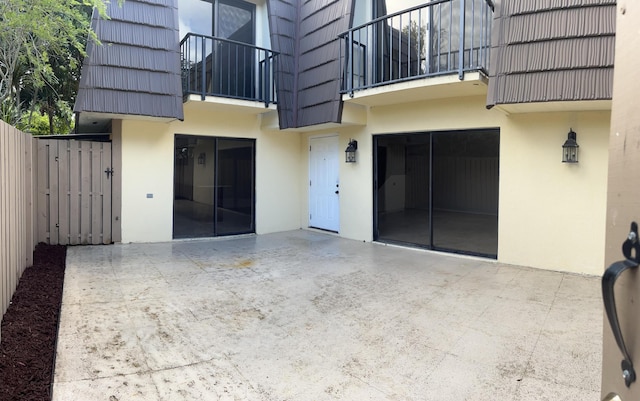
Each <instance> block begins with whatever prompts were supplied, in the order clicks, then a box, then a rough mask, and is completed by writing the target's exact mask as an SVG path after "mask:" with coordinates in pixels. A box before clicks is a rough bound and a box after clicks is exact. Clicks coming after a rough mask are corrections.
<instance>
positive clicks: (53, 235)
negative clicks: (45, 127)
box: [48, 141, 60, 244]
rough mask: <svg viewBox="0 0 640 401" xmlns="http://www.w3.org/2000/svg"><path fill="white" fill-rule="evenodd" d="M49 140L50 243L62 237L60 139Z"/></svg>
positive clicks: (56, 241)
mask: <svg viewBox="0 0 640 401" xmlns="http://www.w3.org/2000/svg"><path fill="white" fill-rule="evenodd" d="M48 142H49V171H48V173H49V210H48V212H49V243H50V244H59V243H60V237H59V235H58V234H59V231H58V221H60V220H59V214H60V209H59V207H58V206H59V202H58V199H59V196H58V194H59V193H60V186H59V185H58V155H59V153H60V149H59V146H58V145H59V142H58V141H48Z"/></svg>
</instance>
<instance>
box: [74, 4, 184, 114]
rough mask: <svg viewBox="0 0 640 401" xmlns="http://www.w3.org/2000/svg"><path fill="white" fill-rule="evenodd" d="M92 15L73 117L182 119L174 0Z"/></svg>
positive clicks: (114, 7)
mask: <svg viewBox="0 0 640 401" xmlns="http://www.w3.org/2000/svg"><path fill="white" fill-rule="evenodd" d="M108 14H109V16H110V17H111V19H109V20H101V19H99V18H98V17H97V16H96V15H95V13H94V17H93V19H92V27H93V29H94V30H95V32H96V33H97V35H98V38H99V39H100V41H101V42H102V43H101V44H94V43H89V45H88V46H87V57H86V58H85V60H84V64H83V67H82V76H81V78H80V87H79V90H78V97H77V100H76V104H75V106H74V111H75V112H93V113H105V114H124V115H138V116H150V117H159V118H170V119H182V118H183V110H182V86H181V75H180V53H179V51H180V49H179V37H178V35H179V33H178V0H127V1H126V2H124V4H123V5H122V7H120V6H118V2H116V1H112V2H111V3H110V4H109V5H108Z"/></svg>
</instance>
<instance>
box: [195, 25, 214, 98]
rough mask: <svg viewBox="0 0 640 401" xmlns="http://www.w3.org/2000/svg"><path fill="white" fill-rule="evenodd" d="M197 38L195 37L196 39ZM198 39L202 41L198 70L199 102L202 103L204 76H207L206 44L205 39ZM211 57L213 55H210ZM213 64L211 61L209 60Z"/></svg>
mask: <svg viewBox="0 0 640 401" xmlns="http://www.w3.org/2000/svg"><path fill="white" fill-rule="evenodd" d="M196 38H197V37H196ZM200 39H202V49H201V50H202V62H201V63H200V66H201V69H200V92H201V93H200V97H201V100H203V101H204V99H205V98H206V97H207V95H206V82H207V79H206V76H207V74H206V73H207V56H206V55H205V52H206V49H207V44H206V40H207V39H206V38H204V37H201V38H200ZM211 56H212V57H213V54H212V55H211ZM211 61H212V63H213V60H211Z"/></svg>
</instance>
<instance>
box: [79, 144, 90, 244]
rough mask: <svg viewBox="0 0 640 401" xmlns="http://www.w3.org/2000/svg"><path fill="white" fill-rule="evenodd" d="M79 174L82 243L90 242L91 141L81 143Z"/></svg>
mask: <svg viewBox="0 0 640 401" xmlns="http://www.w3.org/2000/svg"><path fill="white" fill-rule="evenodd" d="M80 152H81V153H80V155H81V168H80V171H81V175H80V180H81V181H80V185H81V189H80V200H81V202H80V205H81V206H80V208H81V209H80V233H81V235H80V237H81V242H82V243H83V244H90V243H91V158H90V157H89V155H91V143H90V142H82V144H81V151H80Z"/></svg>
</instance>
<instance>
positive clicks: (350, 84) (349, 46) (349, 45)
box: [346, 30, 354, 97]
mask: <svg viewBox="0 0 640 401" xmlns="http://www.w3.org/2000/svg"><path fill="white" fill-rule="evenodd" d="M346 53H347V63H348V68H349V77H348V81H349V82H348V85H347V86H348V90H349V96H350V97H353V64H354V63H353V30H349V43H347V51H346Z"/></svg>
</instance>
